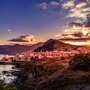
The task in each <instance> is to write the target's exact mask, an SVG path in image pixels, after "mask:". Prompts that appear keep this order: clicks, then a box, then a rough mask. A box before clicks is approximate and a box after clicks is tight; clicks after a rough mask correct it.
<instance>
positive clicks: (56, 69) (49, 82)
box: [17, 59, 90, 90]
mask: <svg viewBox="0 0 90 90" xmlns="http://www.w3.org/2000/svg"><path fill="white" fill-rule="evenodd" d="M68 61H69V60H68V59H65V60H61V59H39V60H37V61H35V62H28V63H26V65H25V67H24V68H23V70H22V72H21V73H20V75H19V78H18V79H17V82H19V83H18V84H17V86H18V87H19V88H18V90H90V72H85V71H80V70H77V71H71V70H68V69H66V68H67V67H68ZM19 79H21V80H20V81H18V80H19ZM20 85H21V86H20Z"/></svg>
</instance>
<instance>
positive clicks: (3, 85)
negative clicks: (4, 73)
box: [0, 79, 17, 90]
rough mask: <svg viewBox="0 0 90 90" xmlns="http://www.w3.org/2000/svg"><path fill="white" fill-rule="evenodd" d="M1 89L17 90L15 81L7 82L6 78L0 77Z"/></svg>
mask: <svg viewBox="0 0 90 90" xmlns="http://www.w3.org/2000/svg"><path fill="white" fill-rule="evenodd" d="M0 90H17V88H16V87H15V85H14V84H13V83H5V80H2V79H0Z"/></svg>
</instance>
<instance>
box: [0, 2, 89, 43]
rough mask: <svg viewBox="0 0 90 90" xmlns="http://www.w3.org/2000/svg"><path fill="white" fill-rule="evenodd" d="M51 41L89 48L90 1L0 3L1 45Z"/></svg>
mask: <svg viewBox="0 0 90 90" xmlns="http://www.w3.org/2000/svg"><path fill="white" fill-rule="evenodd" d="M50 38H53V39H60V40H62V41H64V42H66V43H71V44H76V45H77V44H79V43H80V44H90V41H89V40H90V0H0V45H9V44H11V45H12V44H34V43H38V42H44V41H47V40H48V39H50ZM83 42H84V43H83Z"/></svg>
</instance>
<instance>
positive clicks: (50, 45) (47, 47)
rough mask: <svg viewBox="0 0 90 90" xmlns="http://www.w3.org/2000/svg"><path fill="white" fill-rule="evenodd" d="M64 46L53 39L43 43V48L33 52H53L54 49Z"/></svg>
mask: <svg viewBox="0 0 90 90" xmlns="http://www.w3.org/2000/svg"><path fill="white" fill-rule="evenodd" d="M65 45H67V44H65V43H63V42H61V41H58V40H55V39H49V40H48V41H46V42H45V43H44V45H43V46H41V47H38V48H37V49H35V50H34V52H40V51H41V50H42V51H53V50H54V49H57V48H60V47H62V46H65Z"/></svg>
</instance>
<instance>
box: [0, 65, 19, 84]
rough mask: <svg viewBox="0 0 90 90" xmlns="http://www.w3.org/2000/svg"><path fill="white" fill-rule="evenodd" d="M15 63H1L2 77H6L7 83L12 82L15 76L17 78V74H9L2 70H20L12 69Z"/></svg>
mask: <svg viewBox="0 0 90 90" xmlns="http://www.w3.org/2000/svg"><path fill="white" fill-rule="evenodd" d="M13 66H14V65H0V79H5V82H6V83H10V82H12V81H13V80H14V79H15V78H17V76H13V75H10V76H7V74H4V75H3V73H2V71H10V70H15V71H18V69H12V67H13Z"/></svg>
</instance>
